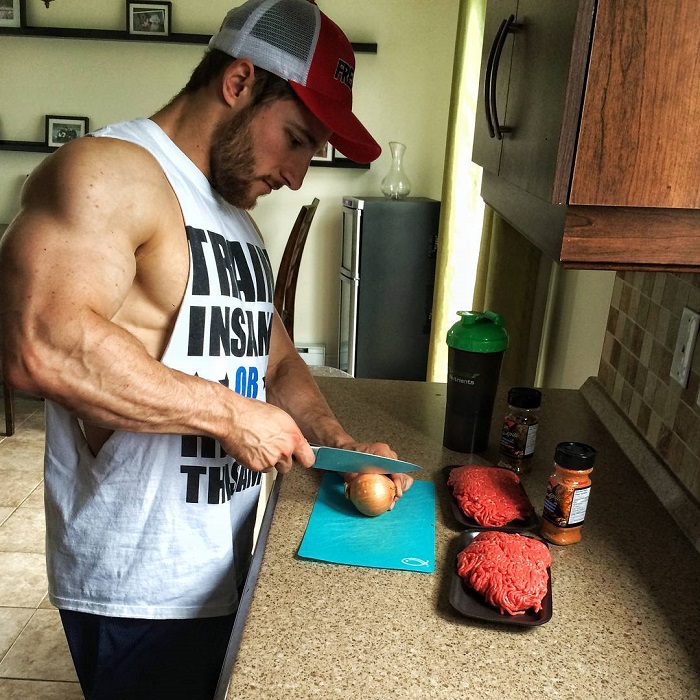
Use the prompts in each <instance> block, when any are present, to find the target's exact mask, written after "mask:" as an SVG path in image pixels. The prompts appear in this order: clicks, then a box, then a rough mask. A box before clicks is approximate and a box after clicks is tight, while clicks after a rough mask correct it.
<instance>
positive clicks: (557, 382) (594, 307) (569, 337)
mask: <svg viewBox="0 0 700 700" xmlns="http://www.w3.org/2000/svg"><path fill="white" fill-rule="evenodd" d="M614 282H615V273H614V272H609V271H601V270H568V269H564V268H561V267H559V266H556V269H555V270H554V272H553V279H552V284H551V294H550V299H549V301H548V306H547V310H546V315H547V318H546V321H545V323H546V326H545V330H544V335H543V338H542V343H541V345H540V356H539V362H538V367H537V370H538V373H537V383H538V385H540V386H542V387H545V388H551V389H578V388H579V387H581V385H582V384H583V383H584V382H585V381H586V379H588V378H589V377H594V376H596V375H597V374H598V365H599V363H600V355H601V351H602V349H603V340H604V337H605V324H606V321H607V318H608V312H609V310H610V300H611V297H612V292H613V284H614Z"/></svg>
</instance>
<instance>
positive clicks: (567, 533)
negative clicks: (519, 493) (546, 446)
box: [540, 442, 596, 544]
mask: <svg viewBox="0 0 700 700" xmlns="http://www.w3.org/2000/svg"><path fill="white" fill-rule="evenodd" d="M595 455H596V451H595V449H593V448H592V447H590V446H589V445H585V444H584V443H582V442H560V443H559V444H558V445H557V447H556V450H555V451H554V472H553V473H552V475H551V476H550V477H549V484H548V486H547V494H546V496H545V499H544V509H543V511H542V525H541V526H540V534H541V535H542V537H544V538H545V539H546V540H549V541H550V542H552V543H553V544H574V543H575V542H578V541H579V540H580V539H581V527H582V526H583V521H584V518H585V516H586V507H587V506H588V497H589V495H590V493H591V480H590V478H589V474H590V473H591V472H592V471H593V467H594V466H595Z"/></svg>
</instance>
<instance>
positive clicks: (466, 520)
mask: <svg viewBox="0 0 700 700" xmlns="http://www.w3.org/2000/svg"><path fill="white" fill-rule="evenodd" d="M464 466H469V465H465V464H452V465H450V466H447V467H444V468H443V470H442V473H443V474H444V475H445V485H447V479H448V477H449V476H450V472H451V471H452V470H453V469H457V468H458V467H464ZM474 466H475V467H489V468H491V469H506V467H497V466H495V465H493V464H475V465H474ZM519 485H520V488H521V489H522V492H523V494H524V496H525V498H527V502H528V503H529V504H530V507H531V508H532V501H530V498H529V497H528V495H527V492H526V491H525V488H524V486H523V484H522V481H521V482H520V484H519ZM447 491H448V493H449V496H450V507H451V508H452V515H453V516H454V519H455V520H456V521H457V522H458V523H459V524H460V525H461V526H462V527H463V528H468V529H473V530H494V529H499V530H505V531H506V532H535V531H537V530H539V527H540V520H539V518H538V517H537V513H536V512H535V509H534V508H532V511H531V513H530V515H528V516H527V517H526V518H524V519H523V520H511V521H510V522H507V523H505V524H504V525H503V526H502V527H500V528H494V526H493V525H480V524H479V523H477V522H476V520H474V518H470V517H469V516H468V515H466V514H465V513H464V511H463V510H462V509H461V508H460V507H459V503H458V502H457V499H456V498H455V497H454V495H453V494H452V489H451V488H450V487H449V486H447Z"/></svg>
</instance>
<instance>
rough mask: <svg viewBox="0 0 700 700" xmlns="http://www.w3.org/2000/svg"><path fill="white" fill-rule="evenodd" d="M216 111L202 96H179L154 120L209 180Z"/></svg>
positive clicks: (153, 118) (158, 112)
mask: <svg viewBox="0 0 700 700" xmlns="http://www.w3.org/2000/svg"><path fill="white" fill-rule="evenodd" d="M215 111H216V109H215V108H214V107H212V105H211V103H210V102H208V101H207V100H205V99H203V98H202V96H201V95H200V94H199V93H195V94H192V95H178V96H177V97H175V98H174V99H173V100H172V101H171V102H169V103H168V104H167V105H166V106H165V107H163V108H162V109H160V110H158V111H157V112H156V113H155V114H154V115H153V116H152V117H151V120H152V121H154V122H155V123H156V124H158V126H159V127H160V128H161V129H163V131H164V132H165V133H166V134H167V135H168V136H169V137H170V139H171V140H172V142H173V143H174V144H175V145H176V146H177V147H178V148H179V149H180V150H181V151H182V152H183V153H184V154H185V155H186V156H187V157H188V158H189V159H190V160H191V161H192V162H193V163H194V164H195V165H196V166H197V167H198V168H199V169H200V170H201V171H202V172H203V173H204V175H205V176H206V177H209V148H210V145H211V137H212V133H213V131H214V127H215V124H216V120H215V114H214V113H215Z"/></svg>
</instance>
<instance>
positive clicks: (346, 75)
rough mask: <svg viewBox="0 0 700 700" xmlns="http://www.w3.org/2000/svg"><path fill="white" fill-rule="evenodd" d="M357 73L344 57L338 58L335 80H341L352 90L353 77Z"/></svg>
mask: <svg viewBox="0 0 700 700" xmlns="http://www.w3.org/2000/svg"><path fill="white" fill-rule="evenodd" d="M354 74H355V69H354V68H353V67H352V66H351V65H350V64H349V63H347V62H346V61H343V59H342V58H339V59H338V65H336V67H335V75H334V76H333V78H334V79H335V80H340V82H341V83H343V85H347V86H348V88H350V89H351V90H352V79H353V76H354Z"/></svg>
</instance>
